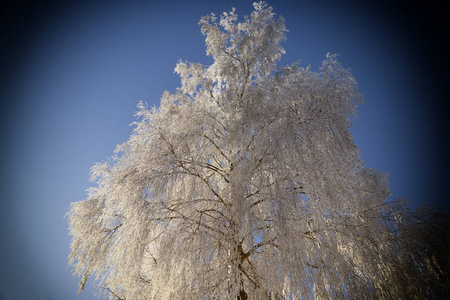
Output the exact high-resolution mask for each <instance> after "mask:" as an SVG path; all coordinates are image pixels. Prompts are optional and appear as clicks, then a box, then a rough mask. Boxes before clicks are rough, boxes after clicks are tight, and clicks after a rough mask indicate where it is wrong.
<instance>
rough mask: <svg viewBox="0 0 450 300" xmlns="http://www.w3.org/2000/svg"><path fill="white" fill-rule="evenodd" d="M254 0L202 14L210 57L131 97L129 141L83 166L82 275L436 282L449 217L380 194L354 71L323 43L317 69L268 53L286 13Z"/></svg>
mask: <svg viewBox="0 0 450 300" xmlns="http://www.w3.org/2000/svg"><path fill="white" fill-rule="evenodd" d="M253 5H254V11H253V12H252V13H251V14H250V16H246V17H244V19H243V20H242V22H238V17H237V14H236V12H235V10H234V9H232V10H231V11H230V12H228V13H223V14H222V15H221V16H220V17H216V16H215V15H214V14H211V15H209V16H206V17H203V18H202V19H201V20H200V23H199V24H200V26H201V32H202V33H203V35H204V36H205V40H206V54H207V55H209V56H211V57H212V59H213V61H214V62H213V63H212V64H211V65H209V66H204V65H202V64H200V63H190V62H184V61H180V62H178V64H177V65H176V68H175V72H176V73H178V74H179V75H180V77H181V87H179V88H178V89H177V91H176V92H175V93H169V92H165V93H164V94H163V96H162V99H161V104H160V106H159V107H148V106H147V105H146V104H144V103H140V104H139V105H138V108H139V110H138V112H137V116H138V121H137V122H136V123H135V129H134V131H133V133H132V134H131V136H130V138H129V140H128V141H127V142H125V143H124V144H122V145H120V146H118V148H117V149H116V151H115V155H114V156H112V157H111V158H110V159H109V161H108V162H104V163H99V164H96V165H95V166H93V167H92V169H91V174H92V178H91V180H92V181H93V182H95V183H96V185H95V187H92V188H91V189H89V191H88V197H87V199H86V200H84V201H80V202H77V203H73V204H72V205H71V208H70V212H69V213H68V220H69V224H70V234H71V235H72V236H73V239H72V244H71V253H70V256H69V259H70V261H69V264H70V265H71V266H72V267H73V270H74V273H75V274H76V275H77V276H80V277H81V281H80V284H79V290H80V291H82V290H83V289H84V286H85V284H86V282H87V280H88V278H91V277H92V278H93V280H94V281H95V282H96V283H97V285H98V287H99V289H100V290H104V291H106V293H107V294H109V296H110V297H111V298H116V299H239V300H244V299H340V298H351V299H354V298H357V299H365V298H367V299H374V298H380V299H392V298H394V299H400V298H403V299H406V298H408V299H411V298H414V297H418V298H421V297H431V296H438V293H439V291H445V290H446V289H448V287H449V282H448V274H447V273H448V272H449V268H448V257H449V256H448V255H447V254H448V249H450V247H449V246H450V245H449V243H448V240H447V238H446V233H445V232H446V231H445V230H446V229H445V226H444V225H442V224H445V222H447V221H446V220H447V219H446V218H444V217H443V216H441V217H442V220H443V221H442V220H441V221H439V222H435V220H436V218H437V217H438V215H437V214H433V213H431V212H430V210H428V209H426V208H423V209H422V210H420V211H418V212H411V211H409V210H408V209H407V208H406V206H405V205H404V203H403V202H402V201H400V200H390V201H387V199H390V198H389V195H390V191H389V188H388V183H387V177H386V175H384V174H381V173H379V172H377V171H375V170H374V169H371V168H366V167H364V163H363V162H362V160H361V158H360V155H359V151H358V148H357V147H356V146H355V144H354V142H353V138H352V135H351V133H350V131H349V128H350V127H351V126H352V124H353V121H354V119H355V116H356V114H357V104H359V103H361V102H362V96H361V94H360V93H359V92H358V89H357V83H356V81H355V79H354V78H353V76H352V75H351V73H350V71H349V70H348V69H345V68H343V67H342V66H341V65H340V64H339V63H338V62H337V59H336V56H335V55H329V54H328V55H326V57H325V60H324V61H323V63H322V66H321V68H320V69H319V70H318V71H312V70H311V68H310V67H306V68H304V67H301V66H300V65H299V64H298V63H295V64H292V65H290V66H287V67H282V68H279V67H277V62H278V61H279V59H280V57H281V56H282V54H283V53H284V49H283V47H282V46H281V45H280V42H282V41H283V40H284V39H285V33H286V32H287V30H286V28H285V24H284V19H283V18H282V17H279V18H277V17H276V16H275V13H273V10H272V7H270V6H268V5H267V4H265V3H264V2H259V3H254V4H253ZM430 232H432V234H433V235H430ZM438 234H440V235H441V236H442V238H441V239H436V240H435V239H433V238H431V236H438ZM440 247H441V248H440ZM444 247H445V248H444ZM442 249H444V250H442ZM419 282H422V284H418V283H419Z"/></svg>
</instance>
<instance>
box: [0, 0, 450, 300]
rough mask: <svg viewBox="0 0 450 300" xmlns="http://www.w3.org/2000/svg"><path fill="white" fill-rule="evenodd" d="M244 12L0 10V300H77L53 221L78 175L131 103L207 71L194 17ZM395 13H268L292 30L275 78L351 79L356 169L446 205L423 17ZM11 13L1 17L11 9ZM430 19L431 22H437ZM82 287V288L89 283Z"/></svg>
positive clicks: (64, 238) (180, 6)
mask: <svg viewBox="0 0 450 300" xmlns="http://www.w3.org/2000/svg"><path fill="white" fill-rule="evenodd" d="M252 2H253V1H245V0H241V1H226V0H221V1H162V2H159V1H158V2H156V1H130V0H128V1H126V0H122V1H81V2H76V3H75V2H74V3H72V4H68V3H64V2H61V1H46V2H37V1H36V2H35V3H26V2H23V3H22V4H17V3H16V4H13V2H11V3H8V4H3V5H4V6H5V7H6V8H8V9H4V7H2V23H1V26H2V27H1V30H2V36H1V38H2V39H1V45H0V46H1V48H0V51H1V52H0V54H1V62H2V70H1V72H0V75H1V77H0V78H1V86H0V87H1V101H2V102H1V114H2V115H1V125H2V138H1V142H2V148H1V149H2V155H1V164H2V175H1V176H2V178H1V179H2V180H1V184H2V186H1V188H2V193H1V195H2V197H1V202H0V209H1V210H0V213H1V216H0V217H1V221H0V223H1V224H0V225H1V226H0V228H1V236H2V243H1V245H2V246H1V247H0V249H1V250H0V299H2V300H3V299H87V298H89V297H93V296H92V291H91V290H90V286H88V287H87V290H86V291H85V292H84V293H83V294H81V295H76V291H77V283H78V278H74V277H72V276H71V272H70V269H67V259H66V258H67V255H68V254H69V244H70V237H69V236H68V231H67V220H65V219H64V215H65V214H66V212H67V211H68V210H69V205H70V203H71V202H76V201H80V200H82V199H84V198H85V196H86V193H85V190H86V189H87V188H88V187H89V186H90V183H89V181H88V178H89V168H90V167H91V166H92V165H93V164H94V163H95V162H98V161H102V160H106V159H107V157H108V156H110V155H112V153H113V150H114V149H115V147H116V145H117V144H120V143H122V142H124V141H126V140H127V138H128V136H129V135H130V133H131V131H132V127H130V126H129V125H130V124H131V123H132V122H133V121H134V120H135V118H134V112H135V111H136V105H137V103H138V101H139V100H143V101H147V102H148V103H149V104H152V105H159V99H160V97H161V95H162V93H163V92H164V91H165V90H169V91H174V90H175V89H176V87H177V86H179V85H180V82H179V77H178V76H177V75H176V74H174V73H173V69H174V67H175V64H176V63H177V61H178V60H179V59H183V60H188V61H192V62H196V61H198V62H202V63H205V64H210V63H211V59H210V58H209V57H206V56H205V48H204V38H203V36H202V34H201V32H200V29H199V26H198V25H197V23H198V21H199V19H200V18H201V16H204V15H207V14H209V13H211V12H214V13H215V14H216V15H219V14H220V13H222V12H224V11H229V10H230V9H231V7H236V8H237V13H238V14H239V15H240V16H243V15H245V14H249V13H250V12H251V10H252V5H251V3H252ZM400 3H401V1H393V2H392V1H381V2H380V1H373V3H372V2H365V4H361V3H359V2H357V1H347V0H345V1H339V2H338V1H335V2H333V1H297V2H296V1H270V2H269V4H270V5H272V6H273V7H274V11H275V13H277V14H278V15H282V16H284V17H285V18H286V26H287V28H288V29H289V33H288V34H287V41H286V42H284V43H283V45H284V48H285V50H286V55H285V56H284V57H283V59H282V61H281V63H280V64H281V65H288V64H291V63H292V62H294V61H296V60H298V59H300V60H302V65H303V66H307V65H311V66H312V68H313V69H315V70H317V69H318V67H319V66H320V63H321V61H322V60H323V58H324V56H325V54H326V53H327V52H330V53H340V56H339V60H340V62H341V63H342V64H343V65H344V66H345V67H349V68H351V69H352V71H353V74H354V76H355V77H356V79H357V81H358V82H359V87H360V91H361V93H362V94H363V95H364V97H365V103H364V104H362V105H361V106H360V108H359V110H360V115H359V118H358V120H357V121H356V123H355V125H354V128H353V129H352V132H353V133H354V138H355V143H356V144H357V145H358V147H359V148H360V149H361V153H362V158H363V160H364V161H365V163H366V165H367V166H370V167H373V168H375V169H378V170H380V171H382V172H388V173H390V177H389V180H390V183H391V185H390V187H391V190H392V192H393V194H394V196H395V197H402V198H406V199H407V200H409V201H410V203H411V204H410V205H411V207H413V208H414V207H417V206H419V205H421V204H423V203H424V202H428V203H430V204H433V205H440V206H444V207H445V208H446V209H447V210H448V208H449V204H448V202H447V201H446V199H445V198H444V195H445V187H446V180H445V179H446V178H445V176H444V175H445V171H446V167H447V165H448V159H447V158H446V157H445V156H444V155H445V154H446V150H448V148H446V147H447V146H446V140H447V139H448V127H447V126H448V123H447V120H446V118H447V117H448V113H449V109H448V105H447V102H446V101H445V100H442V99H443V98H444V93H443V83H444V78H447V77H445V75H446V73H444V72H446V71H445V69H444V62H446V61H445V60H444V59H443V56H442V54H443V49H442V48H439V47H438V45H439V43H438V42H439V40H440V38H441V37H440V36H437V35H436V30H438V29H439V26H440V25H443V21H442V20H441V19H439V16H440V15H439V14H438V15H436V16H437V17H436V19H434V18H430V15H431V14H432V13H436V12H438V11H437V8H436V7H434V9H432V8H430V7H428V6H424V4H422V6H419V7H417V6H414V7H413V6H409V5H407V4H400ZM8 5H9V6H8ZM435 9H436V11H435ZM88 285H89V283H88Z"/></svg>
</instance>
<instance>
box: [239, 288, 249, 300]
mask: <svg viewBox="0 0 450 300" xmlns="http://www.w3.org/2000/svg"><path fill="white" fill-rule="evenodd" d="M237 300H247V293H246V292H245V291H244V290H240V291H239V296H238V297H237Z"/></svg>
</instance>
